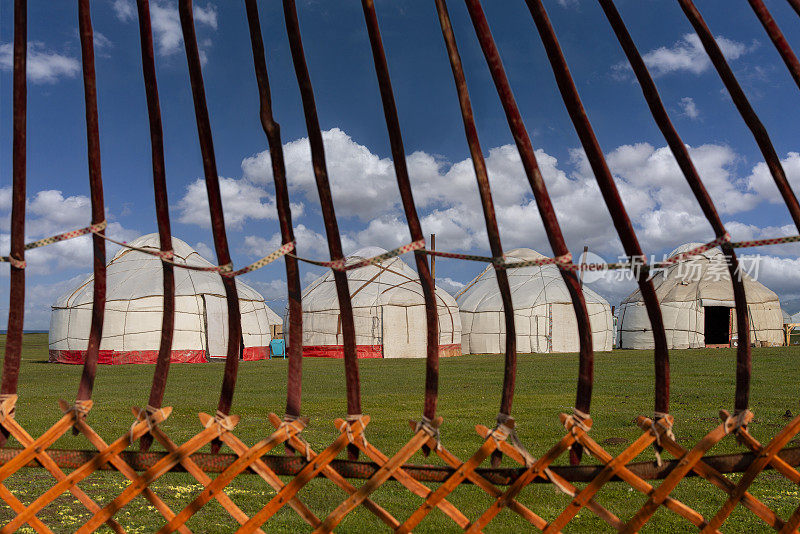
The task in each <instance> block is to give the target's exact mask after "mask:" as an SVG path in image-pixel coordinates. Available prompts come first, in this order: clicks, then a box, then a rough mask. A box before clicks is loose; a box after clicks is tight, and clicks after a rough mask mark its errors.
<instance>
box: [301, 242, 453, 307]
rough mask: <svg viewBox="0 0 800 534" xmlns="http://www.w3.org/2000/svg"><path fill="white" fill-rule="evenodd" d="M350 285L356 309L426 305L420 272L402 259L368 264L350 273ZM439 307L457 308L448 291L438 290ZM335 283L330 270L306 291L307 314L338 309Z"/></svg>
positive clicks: (363, 255)
mask: <svg viewBox="0 0 800 534" xmlns="http://www.w3.org/2000/svg"><path fill="white" fill-rule="evenodd" d="M385 252H386V250H385V249H382V248H380V247H364V248H361V249H359V250H357V251H356V252H354V253H353V254H350V255H349V256H347V258H346V262H347V263H348V264H352V263H355V262H358V261H361V260H365V259H368V258H372V257H375V256H377V255H379V254H383V253H385ZM347 282H348V285H349V287H350V296H351V299H352V303H353V307H354V308H367V307H372V306H381V305H387V304H391V305H394V306H415V305H419V304H423V303H424V302H425V300H424V297H423V294H422V285H421V284H420V282H419V276H418V275H417V272H416V271H415V270H413V269H412V268H411V267H409V266H408V265H406V263H405V262H403V260H401V259H400V258H399V257H394V258H390V259H388V260H384V261H382V262H380V263H379V264H377V265H367V266H366V267H361V268H360V269H353V270H352V271H347ZM436 297H437V299H436V300H437V304H438V305H440V306H441V305H450V306H453V307H455V301H454V300H453V297H452V296H450V294H448V293H447V292H446V291H444V290H443V289H440V288H438V287H437V288H436ZM338 309H339V300H338V298H337V296H336V284H335V282H334V280H333V272H331V271H328V272H327V273H325V274H324V275H322V276H320V277H319V278H317V279H316V280H315V281H313V282H312V283H311V284H309V285H308V287H306V289H305V290H304V291H303V310H304V311H325V310H338Z"/></svg>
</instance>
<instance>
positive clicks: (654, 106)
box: [599, 0, 751, 362]
mask: <svg viewBox="0 0 800 534" xmlns="http://www.w3.org/2000/svg"><path fill="white" fill-rule="evenodd" d="M599 2H600V6H601V7H602V8H603V12H604V13H605V15H606V18H608V21H609V23H610V24H611V27H612V29H613V30H614V33H615V34H616V36H617V40H618V41H619V43H620V45H621V46H622V49H623V51H624V52H625V55H626V57H627V58H628V62H629V63H630V65H631V67H632V68H633V72H634V74H635V75H636V79H637V80H638V81H639V85H640V87H641V89H642V93H643V94H644V98H645V100H646V101H647V105H648V106H649V107H650V113H651V114H652V115H653V118H654V119H655V121H656V124H657V125H658V128H659V129H660V130H661V133H662V134H663V136H664V138H665V139H666V140H667V144H668V145H669V148H670V150H671V151H672V154H673V155H674V156H675V161H677V163H678V167H680V169H681V172H682V173H683V175H684V176H685V177H686V181H687V182H688V184H689V187H690V188H691V189H692V192H693V193H694V196H695V198H696V199H697V202H698V203H699V204H700V208H701V209H702V210H703V214H704V215H705V217H706V219H708V222H709V224H710V225H711V228H712V229H713V230H714V234H715V235H716V236H717V237H722V236H724V235H725V234H726V230H725V226H724V225H723V224H722V220H721V219H720V217H719V214H718V213H717V209H716V207H715V206H714V202H713V200H712V199H711V196H710V195H709V194H708V191H707V190H706V188H705V185H704V184H703V181H702V180H701V179H700V175H699V174H698V172H697V169H696V168H695V166H694V163H693V162H692V158H691V156H690V155H689V149H688V148H686V145H685V144H684V143H683V140H682V139H681V137H680V135H678V132H677V130H675V127H674V126H673V124H672V121H671V120H670V118H669V115H668V114H667V110H666V108H665V107H664V103H663V102H662V101H661V97H660V96H659V94H658V88H657V87H656V84H655V82H654V81H653V78H652V77H651V76H650V73H649V72H648V70H647V66H646V65H645V63H644V60H643V59H642V56H641V55H640V54H639V51H638V50H637V48H636V44H635V43H634V42H633V38H632V37H631V35H630V33H628V29H627V28H626V27H625V23H624V22H623V20H622V17H621V16H620V14H619V12H618V11H617V8H616V6H615V5H614V2H613V0H599ZM721 248H722V251H723V252H724V253H725V255H726V256H727V257H729V258H730V261H728V262H727V263H728V271H729V273H730V275H731V283H732V284H733V299H734V303H735V306H736V324H737V328H738V331H739V337H740V342H739V343H738V345H737V348H736V352H737V354H736V358H737V361H739V362H747V361H749V360H750V357H751V356H750V328H749V325H748V315H747V314H748V310H747V299H746V296H745V291H744V281H743V280H742V277H741V275H740V273H739V260H738V259H737V257H736V252H735V250H734V248H733V247H732V246H730V244H729V243H724V244H723V245H722V246H721Z"/></svg>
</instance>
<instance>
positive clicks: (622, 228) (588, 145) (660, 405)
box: [526, 0, 669, 413]
mask: <svg viewBox="0 0 800 534" xmlns="http://www.w3.org/2000/svg"><path fill="white" fill-rule="evenodd" d="M526 3H527V5H528V9H529V10H530V12H531V15H532V16H533V20H534V23H535V24H536V28H537V30H538V32H539V35H540V37H541V39H542V43H543V44H544V47H545V51H546V52H547V57H548V59H549V61H550V66H551V67H552V69H553V73H554V74H555V78H556V82H557V84H558V89H559V91H560V92H561V97H562V99H563V100H564V104H565V105H566V107H567V111H568V112H569V116H570V119H571V120H572V124H573V125H574V127H575V131H576V132H577V133H578V137H579V138H580V140H581V144H582V145H583V149H584V151H585V152H586V158H587V159H588V161H589V165H590V166H591V167H592V171H593V172H594V175H595V178H596V179H597V184H598V186H599V187H600V192H601V193H602V195H603V199H604V200H605V203H606V206H608V211H609V213H610V214H611V220H612V221H613V223H614V227H615V228H616V230H617V234H618V235H619V238H620V241H621V242H622V246H623V248H624V249H625V254H627V255H628V256H631V257H637V258H641V259H642V260H644V255H643V254H642V249H641V247H640V246H639V240H638V239H637V237H636V232H635V231H634V230H633V224H632V223H631V220H630V218H629V217H628V213H627V212H626V211H625V206H624V204H623V203H622V199H621V198H620V196H619V191H618V190H617V186H616V184H615V183H614V178H613V177H612V176H611V171H610V170H609V169H608V165H607V163H606V160H605V157H604V156H603V150H602V149H601V148H600V144H599V143H598V142H597V138H596V137H595V135H594V131H593V129H592V125H591V123H590V122H589V118H588V117H587V116H586V111H585V110H584V108H583V104H582V103H581V99H580V96H579V95H578V89H577V87H575V82H574V81H573V80H572V76H571V74H570V72H569V66H568V65H567V62H566V59H565V58H564V54H563V53H562V51H561V47H560V45H559V44H558V39H557V38H556V35H555V32H554V31H553V27H552V25H551V24H550V19H549V18H548V16H547V12H546V11H545V9H544V6H543V5H542V2H541V1H540V0H526ZM648 274H649V270H648V269H646V268H643V269H641V270H640V271H639V273H638V276H637V282H638V284H639V290H640V291H641V293H642V298H643V299H644V303H645V307H646V308H647V315H648V317H649V318H650V325H651V327H652V330H653V341H654V345H655V350H654V359H655V411H656V412H661V413H667V412H669V352H668V349H667V337H666V333H665V331H664V321H663V318H662V316H661V308H660V307H659V304H658V297H656V292H655V288H654V287H653V283H652V282H651V281H650V280H649V279H648Z"/></svg>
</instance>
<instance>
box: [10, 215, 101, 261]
mask: <svg viewBox="0 0 800 534" xmlns="http://www.w3.org/2000/svg"><path fill="white" fill-rule="evenodd" d="M106 226H108V223H107V222H106V221H102V222H99V223H97V224H92V225H91V226H87V227H86V228H81V229H79V230H72V231H71V232H64V233H63V234H58V235H54V236H51V237H45V238H44V239H39V240H38V241H34V242H32V243H28V244H26V245H25V250H31V249H34V248H39V247H44V246H47V245H52V244H53V243H58V242H60V241H66V240H67V239H72V238H75V237H80V236H82V235H86V234H89V233H97V232H101V231H103V230H105V228H106ZM2 262H7V263H10V264H11V265H12V266H14V267H16V268H17V269H24V268H25V265H26V263H25V261H24V260H19V259H17V258H15V257H13V256H0V263H2Z"/></svg>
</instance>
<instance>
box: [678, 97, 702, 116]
mask: <svg viewBox="0 0 800 534" xmlns="http://www.w3.org/2000/svg"><path fill="white" fill-rule="evenodd" d="M680 106H681V109H682V110H683V114H684V115H686V116H687V117H689V118H690V119H696V118H697V117H699V116H700V110H698V109H697V104H695V103H694V99H693V98H692V97H689V96H685V97H683V98H681V102H680Z"/></svg>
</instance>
